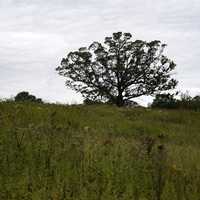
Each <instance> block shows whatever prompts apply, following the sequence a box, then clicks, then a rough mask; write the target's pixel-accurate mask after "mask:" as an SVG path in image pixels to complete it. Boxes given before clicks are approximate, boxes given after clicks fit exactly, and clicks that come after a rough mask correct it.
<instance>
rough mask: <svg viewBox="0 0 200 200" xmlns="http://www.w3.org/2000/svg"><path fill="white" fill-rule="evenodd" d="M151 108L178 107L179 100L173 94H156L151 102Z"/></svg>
mask: <svg viewBox="0 0 200 200" xmlns="http://www.w3.org/2000/svg"><path fill="white" fill-rule="evenodd" d="M151 107H152V108H178V107H179V101H178V100H177V99H175V98H174V94H169V93H168V94H157V95H156V97H155V99H154V100H153V103H152V105H151Z"/></svg>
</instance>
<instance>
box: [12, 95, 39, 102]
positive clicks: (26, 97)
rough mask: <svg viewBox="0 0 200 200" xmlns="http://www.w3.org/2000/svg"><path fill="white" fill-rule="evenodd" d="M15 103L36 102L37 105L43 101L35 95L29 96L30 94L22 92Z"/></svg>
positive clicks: (16, 97)
mask: <svg viewBox="0 0 200 200" xmlns="http://www.w3.org/2000/svg"><path fill="white" fill-rule="evenodd" d="M15 101H17V102H20V101H21V102H24V101H29V102H36V103H42V99H40V98H39V99H38V98H36V97H35V96H34V95H31V94H29V93H28V92H20V93H18V94H17V95H16V96H15Z"/></svg>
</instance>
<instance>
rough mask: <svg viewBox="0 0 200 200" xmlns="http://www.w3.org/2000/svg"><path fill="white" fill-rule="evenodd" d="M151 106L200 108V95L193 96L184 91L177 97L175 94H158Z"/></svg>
mask: <svg viewBox="0 0 200 200" xmlns="http://www.w3.org/2000/svg"><path fill="white" fill-rule="evenodd" d="M151 107H152V108H165V109H189V110H200V96H199V95H197V96H195V97H191V96H190V95H189V93H182V94H181V95H180V98H176V95H175V94H169V93H168V94H157V95H156V97H155V99H154V100H153V103H152V104H151Z"/></svg>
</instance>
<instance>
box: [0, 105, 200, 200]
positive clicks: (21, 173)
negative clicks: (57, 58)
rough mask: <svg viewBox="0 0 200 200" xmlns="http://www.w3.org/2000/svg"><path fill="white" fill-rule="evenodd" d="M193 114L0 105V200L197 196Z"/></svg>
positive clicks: (199, 173)
mask: <svg viewBox="0 0 200 200" xmlns="http://www.w3.org/2000/svg"><path fill="white" fill-rule="evenodd" d="M199 120H200V113H199V112H192V111H182V110H179V111H175V110H165V111H162V110H151V109H144V108H135V109H127V108H118V107H114V106H108V105H98V106H92V105H91V106H85V105H79V106H62V105H59V106H58V105H46V104H32V103H28V102H26V103H24V104H22V103H16V102H1V103H0V199H2V200H4V199H5V200H21V199H27V200H30V199H32V200H42V199H44V200H49V199H51V200H65V199H66V200H69V199H70V200H86V199H89V200H90V199H91V200H99V199H106V200H116V199H120V200H132V199H135V200H171V199H177V200H178V199H181V200H182V199H189V200H193V199H194V200H196V199H198V198H199V196H200V190H199V188H200V170H199V169H200V159H199V158H200V146H199V144H200V136H199V132H200V125H199Z"/></svg>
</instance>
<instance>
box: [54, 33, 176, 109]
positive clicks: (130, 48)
mask: <svg viewBox="0 0 200 200" xmlns="http://www.w3.org/2000/svg"><path fill="white" fill-rule="evenodd" d="M131 38H132V35H131V34H130V33H124V34H122V32H117V33H113V36H112V37H106V38H105V42H104V45H103V44H101V43H99V42H93V43H92V44H91V45H90V46H89V47H88V48H86V47H81V48H80V49H79V50H78V51H73V52H70V53H69V54H68V55H67V57H66V58H63V59H62V61H61V65H60V66H59V67H57V68H56V70H57V71H58V72H59V74H60V75H62V76H64V77H66V86H68V87H69V88H71V89H74V90H75V91H77V92H80V93H81V94H82V95H83V97H85V98H86V99H91V100H101V101H103V102H106V101H109V102H112V103H113V104H116V105H118V106H123V105H124V104H125V102H126V101H127V100H130V99H133V98H135V97H139V96H141V95H152V94H154V93H156V92H160V91H165V90H170V89H173V88H175V86H176V85H177V81H176V80H175V79H173V78H170V77H171V71H173V69H174V68H175V66H176V65H175V63H174V62H173V61H172V60H170V59H168V58H167V57H166V56H165V55H163V50H164V48H165V46H166V45H165V44H161V42H160V41H157V40H155V41H151V42H146V41H142V40H135V41H131Z"/></svg>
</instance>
